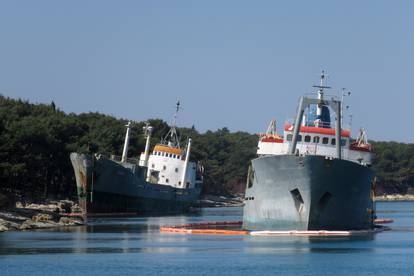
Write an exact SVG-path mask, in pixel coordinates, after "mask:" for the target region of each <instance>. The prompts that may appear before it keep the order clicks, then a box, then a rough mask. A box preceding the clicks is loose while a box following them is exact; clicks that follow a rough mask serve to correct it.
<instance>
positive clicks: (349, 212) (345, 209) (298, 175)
mask: <svg viewBox="0 0 414 276" xmlns="http://www.w3.org/2000/svg"><path fill="white" fill-rule="evenodd" d="M251 175H252V177H251V178H250V179H251V181H250V183H248V185H247V187H246V195H245V206H244V215H243V227H244V228H245V229H249V230H361V229H371V228H372V227H373V217H374V205H373V198H372V180H373V172H372V171H371V170H370V169H369V168H368V167H365V166H362V165H359V164H356V163H354V162H350V161H347V160H339V159H326V158H325V157H323V156H305V157H299V156H292V155H272V156H263V157H259V158H256V159H254V160H252V171H251ZM249 186H250V187H249Z"/></svg>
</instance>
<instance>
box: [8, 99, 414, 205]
mask: <svg viewBox="0 0 414 276" xmlns="http://www.w3.org/2000/svg"><path fill="white" fill-rule="evenodd" d="M126 123H127V120H126V119H118V118H115V117H112V116H108V115H104V114H100V113H94V112H89V113H82V114H74V113H69V114H67V113H65V112H63V111H61V110H59V108H57V107H56V105H55V104H54V103H53V102H52V103H50V104H33V103H29V102H28V101H24V100H20V99H17V100H16V99H10V98H7V97H4V96H1V95H0V194H6V195H8V198H11V197H14V199H15V200H17V199H18V200H21V201H25V200H27V201H36V200H39V201H41V200H43V199H50V198H53V199H63V198H70V199H75V198H76V192H75V179H74V173H73V169H72V167H71V164H70V161H69V153H70V152H73V151H77V152H84V153H86V152H88V153H96V152H98V153H102V154H106V155H110V154H116V155H120V154H121V152H122V146H123V140H124V134H125V124H126ZM132 123H133V126H134V129H133V130H134V131H132V134H131V140H130V150H129V155H130V157H138V156H139V154H140V152H141V151H142V150H143V148H144V145H145V138H144V136H143V134H142V127H143V126H144V125H145V122H132ZM149 123H150V124H151V125H152V126H153V127H154V133H153V137H154V138H153V139H152V143H153V145H154V144H155V143H157V142H159V141H160V139H161V137H163V135H165V134H166V132H167V131H168V124H167V123H166V122H165V121H163V120H160V119H153V120H149ZM179 132H180V135H181V141H182V142H185V141H186V139H187V138H188V137H190V136H191V137H192V138H193V141H194V143H193V150H192V157H193V158H194V159H196V160H199V161H200V162H201V163H202V164H203V166H204V168H205V185H204V190H203V193H204V194H215V195H227V196H229V195H236V194H241V193H242V192H243V191H244V183H245V179H246V173H247V166H248V163H249V160H250V159H252V158H254V156H255V152H256V146H257V139H258V137H257V135H255V134H250V133H247V132H240V131H239V132H230V131H229V130H228V129H227V128H225V127H224V128H221V129H218V130H216V131H207V132H205V133H200V132H198V131H197V130H196V129H195V127H192V128H181V129H179ZM371 142H372V144H373V146H374V148H375V152H376V158H375V162H374V164H373V169H374V170H375V172H376V173H377V176H378V178H377V192H378V194H387V193H401V194H405V193H414V144H404V143H397V142H374V141H371ZM11 200H13V199H11ZM0 207H1V206H0Z"/></svg>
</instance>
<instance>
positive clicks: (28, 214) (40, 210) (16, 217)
mask: <svg viewBox="0 0 414 276" xmlns="http://www.w3.org/2000/svg"><path fill="white" fill-rule="evenodd" d="M77 212H79V206H78V205H77V204H75V203H74V202H73V201H69V200H61V201H50V202H48V203H46V204H33V203H31V204H25V205H23V204H22V203H19V202H18V203H16V206H15V207H8V208H5V209H4V210H1V211H0V232H4V231H16V230H32V229H42V228H53V227H61V226H75V225H83V224H84V221H83V219H82V218H81V217H80V216H70V214H71V213H77Z"/></svg>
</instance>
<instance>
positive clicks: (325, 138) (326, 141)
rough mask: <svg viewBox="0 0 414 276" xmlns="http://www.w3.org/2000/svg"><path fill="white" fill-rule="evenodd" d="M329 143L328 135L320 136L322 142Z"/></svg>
mask: <svg viewBox="0 0 414 276" xmlns="http://www.w3.org/2000/svg"><path fill="white" fill-rule="evenodd" d="M328 143H329V138H328V137H323V138H322V144H324V145H327V144H328Z"/></svg>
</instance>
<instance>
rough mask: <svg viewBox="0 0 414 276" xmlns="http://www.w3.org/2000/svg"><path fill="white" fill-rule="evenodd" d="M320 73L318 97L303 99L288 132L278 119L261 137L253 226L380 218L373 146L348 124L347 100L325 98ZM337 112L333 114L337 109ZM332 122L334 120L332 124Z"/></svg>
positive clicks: (251, 179) (251, 201) (343, 225)
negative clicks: (375, 195)
mask: <svg viewBox="0 0 414 276" xmlns="http://www.w3.org/2000/svg"><path fill="white" fill-rule="evenodd" d="M324 78H325V74H324V73H322V75H321V81H320V85H316V86H314V87H316V88H317V89H318V93H317V97H313V96H310V97H302V98H301V99H300V103H299V107H298V111H297V115H296V119H295V122H294V124H289V123H286V124H285V127H284V133H283V135H281V136H279V135H278V134H277V132H276V124H275V121H272V122H271V124H270V125H269V128H268V130H267V132H266V133H265V134H262V135H261V136H260V140H259V143H258V150H257V153H258V157H257V158H256V159H254V160H252V162H251V166H250V167H249V173H248V181H247V185H246V193H245V206H244V215H243V227H244V228H245V229H248V230H362V229H371V228H372V227H373V220H374V203H373V189H374V187H373V186H374V183H373V179H374V175H373V172H372V171H371V169H370V165H371V159H372V148H371V146H370V144H369V143H368V142H367V139H366V134H365V131H364V130H361V131H360V135H359V137H358V138H357V139H356V140H352V139H351V138H350V131H349V130H345V129H343V128H342V122H341V121H342V106H341V104H342V101H343V97H342V99H341V100H339V99H338V98H335V97H330V98H329V99H327V97H326V96H325V93H324V90H325V89H327V88H329V87H327V86H324ZM332 111H333V112H334V113H335V117H334V118H335V119H334V120H331V112H332ZM332 121H334V122H335V124H334V127H332V126H331V125H332V123H331V122H332Z"/></svg>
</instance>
